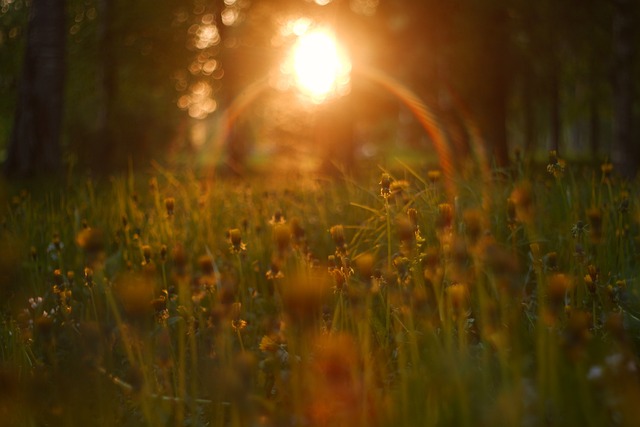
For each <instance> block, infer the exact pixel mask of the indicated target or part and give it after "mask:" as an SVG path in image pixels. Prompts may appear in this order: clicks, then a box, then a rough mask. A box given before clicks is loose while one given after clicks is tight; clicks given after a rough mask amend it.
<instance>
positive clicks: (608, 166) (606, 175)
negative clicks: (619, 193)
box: [600, 162, 613, 183]
mask: <svg viewBox="0 0 640 427" xmlns="http://www.w3.org/2000/svg"><path fill="white" fill-rule="evenodd" d="M600 170H601V171H602V182H604V183H609V182H611V172H613V164H612V163H611V162H606V163H603V164H602V165H600Z"/></svg>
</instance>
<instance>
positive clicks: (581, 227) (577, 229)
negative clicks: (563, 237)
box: [571, 220, 589, 237]
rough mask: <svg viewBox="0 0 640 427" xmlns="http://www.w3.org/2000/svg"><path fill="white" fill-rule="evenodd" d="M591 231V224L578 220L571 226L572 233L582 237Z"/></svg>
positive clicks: (574, 235)
mask: <svg viewBox="0 0 640 427" xmlns="http://www.w3.org/2000/svg"><path fill="white" fill-rule="evenodd" d="M588 232H589V225H588V224H585V223H584V222H582V221H580V220H578V222H576V223H575V225H574V226H573V227H571V235H572V236H573V237H582V236H584V235H585V234H586V233H588Z"/></svg>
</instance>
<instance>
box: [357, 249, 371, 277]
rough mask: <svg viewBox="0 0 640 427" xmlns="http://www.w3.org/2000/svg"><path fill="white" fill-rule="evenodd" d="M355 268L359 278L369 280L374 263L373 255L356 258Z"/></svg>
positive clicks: (367, 254) (366, 254)
mask: <svg viewBox="0 0 640 427" xmlns="http://www.w3.org/2000/svg"><path fill="white" fill-rule="evenodd" d="M354 262H355V265H356V268H357V269H358V274H359V275H360V277H363V278H365V279H367V280H369V278H371V275H372V274H373V265H374V263H375V258H374V256H373V255H371V254H369V253H365V254H362V255H360V256H358V257H357V258H356V259H355V260H354Z"/></svg>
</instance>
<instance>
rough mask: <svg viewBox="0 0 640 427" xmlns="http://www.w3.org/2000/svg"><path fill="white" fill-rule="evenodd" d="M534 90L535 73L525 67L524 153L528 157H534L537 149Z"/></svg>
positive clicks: (523, 103)
mask: <svg viewBox="0 0 640 427" xmlns="http://www.w3.org/2000/svg"><path fill="white" fill-rule="evenodd" d="M534 90H535V89H534V81H533V73H532V72H531V70H529V67H528V66H526V65H525V70H524V76H523V82H522V108H523V115H524V118H523V121H524V152H525V153H526V154H527V155H532V154H533V153H534V150H535V148H536V120H535V110H534V105H533V99H534Z"/></svg>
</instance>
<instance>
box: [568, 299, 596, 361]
mask: <svg viewBox="0 0 640 427" xmlns="http://www.w3.org/2000/svg"><path fill="white" fill-rule="evenodd" d="M591 322H592V319H591V314H590V313H588V312H585V311H582V310H573V311H572V313H571V316H570V317H569V320H568V322H567V327H566V329H565V331H564V336H563V342H562V344H563V347H564V349H565V351H567V353H568V356H569V358H571V359H572V360H577V359H579V358H580V356H582V354H583V353H584V350H585V348H586V345H587V343H588V342H589V340H590V339H591V332H589V328H590V325H591Z"/></svg>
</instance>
